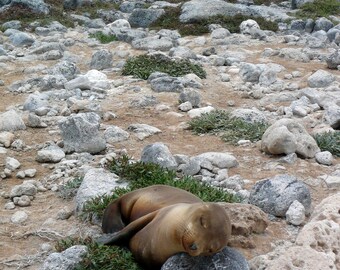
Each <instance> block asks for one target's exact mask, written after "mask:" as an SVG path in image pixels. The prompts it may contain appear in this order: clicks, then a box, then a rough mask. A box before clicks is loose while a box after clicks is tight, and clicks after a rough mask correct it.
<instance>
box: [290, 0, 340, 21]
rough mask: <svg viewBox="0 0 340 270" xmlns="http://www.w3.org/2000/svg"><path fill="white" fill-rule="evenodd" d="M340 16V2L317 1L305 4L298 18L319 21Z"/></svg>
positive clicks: (297, 14) (331, 0)
mask: <svg viewBox="0 0 340 270" xmlns="http://www.w3.org/2000/svg"><path fill="white" fill-rule="evenodd" d="M339 14H340V2H339V1H338V0H315V1H313V2H310V3H305V4H304V5H303V6H302V7H301V8H300V10H299V11H297V13H296V16H298V17H299V18H302V19H308V18H312V19H317V18H319V17H328V16H330V15H339Z"/></svg>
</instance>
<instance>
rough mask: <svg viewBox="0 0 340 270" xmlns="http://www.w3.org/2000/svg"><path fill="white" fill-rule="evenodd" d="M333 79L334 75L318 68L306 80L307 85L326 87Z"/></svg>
mask: <svg viewBox="0 0 340 270" xmlns="http://www.w3.org/2000/svg"><path fill="white" fill-rule="evenodd" d="M334 81H335V76H334V75H333V74H332V73H329V72H327V71H325V70H322V69H319V70H317V71H316V72H315V73H313V74H312V75H311V76H309V77H308V79H307V82H308V86H309V87H313V88H317V87H327V86H329V85H330V84H331V83H332V82H334Z"/></svg>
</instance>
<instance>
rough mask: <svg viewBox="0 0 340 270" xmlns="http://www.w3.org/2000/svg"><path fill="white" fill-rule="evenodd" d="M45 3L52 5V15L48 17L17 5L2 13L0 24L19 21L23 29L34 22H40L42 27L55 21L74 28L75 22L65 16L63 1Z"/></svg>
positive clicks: (51, 0) (50, 0)
mask: <svg viewBox="0 0 340 270" xmlns="http://www.w3.org/2000/svg"><path fill="white" fill-rule="evenodd" d="M45 2H46V3H47V4H50V5H51V8H50V14H49V15H48V16H46V15H45V14H38V13H33V12H32V11H31V10H30V9H29V8H27V7H26V6H25V5H23V4H16V5H15V6H14V7H11V8H9V9H7V10H6V11H4V12H2V13H1V20H0V22H5V21H9V20H19V21H21V23H22V25H23V27H26V26H28V25H29V24H30V23H31V22H34V21H37V22H39V23H40V25H42V26H46V25H48V24H50V23H52V22H53V21H58V22H60V23H61V24H63V25H64V26H66V27H73V26H74V22H73V20H72V19H71V18H70V17H69V16H68V15H66V14H64V9H63V4H62V1H53V0H47V1H45Z"/></svg>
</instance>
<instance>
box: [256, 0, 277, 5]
mask: <svg viewBox="0 0 340 270" xmlns="http://www.w3.org/2000/svg"><path fill="white" fill-rule="evenodd" d="M282 2H283V1H282V0H254V4H255V5H258V6H261V5H266V6H270V4H273V3H274V4H280V3H282Z"/></svg>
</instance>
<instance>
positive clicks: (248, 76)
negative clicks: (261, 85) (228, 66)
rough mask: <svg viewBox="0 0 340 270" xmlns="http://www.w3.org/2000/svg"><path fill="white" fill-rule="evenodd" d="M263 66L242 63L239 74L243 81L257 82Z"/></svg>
mask: <svg viewBox="0 0 340 270" xmlns="http://www.w3.org/2000/svg"><path fill="white" fill-rule="evenodd" d="M262 72H263V68H262V67H261V66H260V65H255V64H251V63H242V64H241V68H240V71H239V75H240V77H241V79H242V80H243V81H244V82H253V83H258V82H259V78H260V75H261V73H262Z"/></svg>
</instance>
